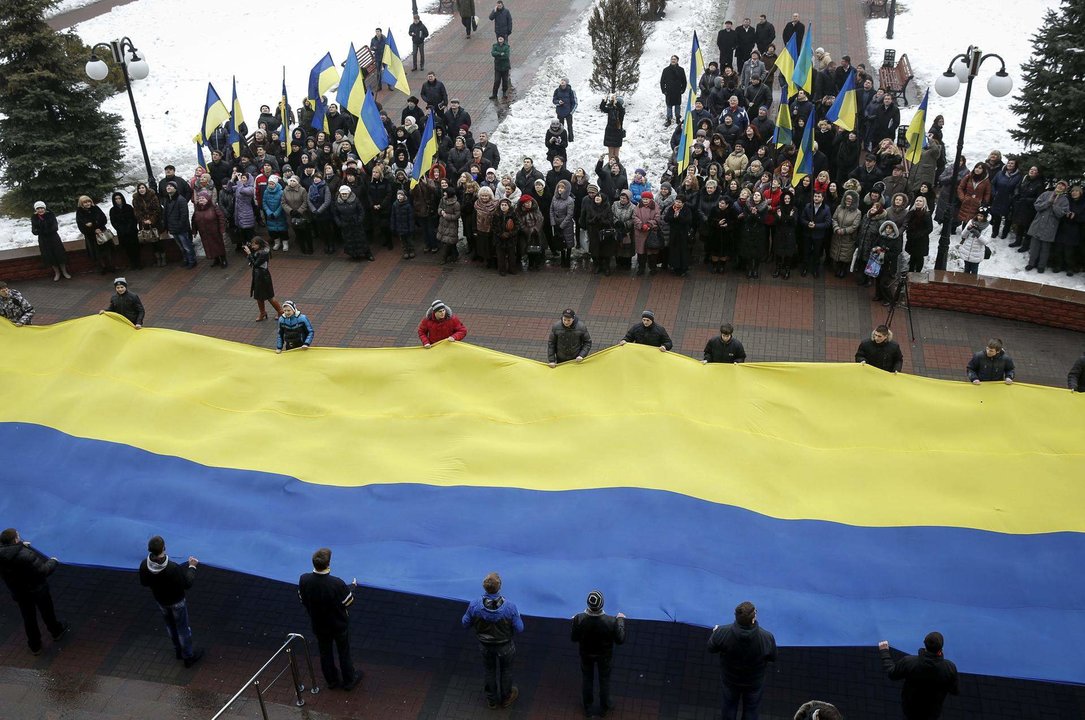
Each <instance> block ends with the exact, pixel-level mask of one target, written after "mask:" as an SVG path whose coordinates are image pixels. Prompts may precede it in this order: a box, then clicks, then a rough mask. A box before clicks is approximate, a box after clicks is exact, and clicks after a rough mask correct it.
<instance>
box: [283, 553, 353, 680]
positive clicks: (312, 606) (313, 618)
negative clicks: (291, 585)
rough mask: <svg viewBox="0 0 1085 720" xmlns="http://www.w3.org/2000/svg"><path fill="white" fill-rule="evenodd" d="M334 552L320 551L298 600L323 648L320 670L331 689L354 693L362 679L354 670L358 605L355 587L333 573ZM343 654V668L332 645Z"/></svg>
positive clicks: (302, 580) (301, 583)
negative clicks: (353, 624) (353, 621)
mask: <svg viewBox="0 0 1085 720" xmlns="http://www.w3.org/2000/svg"><path fill="white" fill-rule="evenodd" d="M331 562H332V551H331V550H330V549H328V548H320V549H319V550H317V551H316V552H315V553H313V571H312V572H311V573H305V574H304V575H302V576H301V578H300V579H299V580H298V597H299V598H301V604H302V605H304V606H305V610H306V611H307V612H308V613H309V622H310V623H311V624H312V627H313V634H314V635H316V641H317V645H319V646H320V671H321V672H322V673H324V681H325V682H326V683H327V684H328V689H333V688H337V687H342V688H343V689H344V690H352V689H353V688H354V687H355V686H356V685H357V684H358V682H359V681H360V680H361V679H362V678H361V674H360V673H357V672H355V671H354V662H353V661H352V660H351V657H350V610H349V609H350V606H351V605H353V604H354V593H353V592H352V588H355V587H357V581H355V582H353V583H351V585H350V586H349V587H348V586H347V584H346V583H345V582H343V581H342V580H341V579H339V578H337V577H335V576H334V575H332V574H331ZM333 644H334V645H335V649H336V650H337V651H338V655H339V667H338V668H336V667H335V655H334V654H333V653H332V645H333Z"/></svg>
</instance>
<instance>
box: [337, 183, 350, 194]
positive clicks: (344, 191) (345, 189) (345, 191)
mask: <svg viewBox="0 0 1085 720" xmlns="http://www.w3.org/2000/svg"><path fill="white" fill-rule="evenodd" d="M339 194H340V195H350V186H349V185H344V186H342V187H341V188H339Z"/></svg>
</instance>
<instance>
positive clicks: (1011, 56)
mask: <svg viewBox="0 0 1085 720" xmlns="http://www.w3.org/2000/svg"><path fill="white" fill-rule="evenodd" d="M1058 6H1059V0H1032V1H1031V2H1000V3H998V4H997V10H998V12H997V14H984V11H983V10H982V9H981V8H977V6H976V4H975V3H973V2H968V0H903V2H902V3H901V7H902V8H903V12H902V13H899V14H898V15H897V18H896V22H895V24H894V33H893V34H894V38H893V39H892V40H886V39H885V27H886V22H887V21H886V20H885V18H877V19H874V20H870V21H868V22H867V47H868V48H869V50H870V63H869V66H870V67H871V68H877V67H878V66H879V65H881V61H882V55H883V53H884V51H885V49H886V48H892V49H894V50H896V51H897V57H898V58H899V57H900V56H901V54H903V53H908V60H909V61H910V62H911V64H912V72H913V73H914V74H915V80H913V81H912V82H913V83H914V86H915V91H914V92H913V91H912V88H909V93H910V94H909V98H910V99H912V100H913V102H914V103H915V104H913V105H912V106H910V107H909V108H907V109H904V110H902V111H901V123H902V124H903V125H907V124H908V122H909V121H910V120H911V119H912V116H913V115H914V113H915V110H916V107H917V105H918V102H919V101H918V99H917V98H922V95H923V92H924V91H925V90H926V89H927V88H928V87H930V89H931V94H930V100H929V101H928V107H927V126H928V127H930V124H931V122H932V121H933V120H934V118H935V116H936V115H942V116H944V117H945V120H946V126H945V142H946V153H947V156H948V157H949V162H951V163H952V162H953V155H954V154H955V153H956V151H957V134H958V132H959V130H960V122H961V111H962V109H963V108H964V90H965V89H964V86H963V85H962V86H961V89H960V90H958V91H957V94H956V95H954V96H953V97H951V98H944V97H942V96H940V95H939V94H938V93H936V92H935V91H934V81H935V80H937V79H938V77H939V76H940V75H941V74H942V73H944V72H945V71H946V67H947V66H948V65H949V61H950V58H952V57H953V56H954V55H957V54H959V53H964V52H965V51H967V50H968V46H969V44H971V43H974V44H976V45H978V46H979V47H980V48H981V49H982V50H983V52H984V53H995V54H997V55H1000V56H1001V57H1002V59H1003V60H1005V61H1006V71H1007V72H1009V74H1010V78H1012V79H1013V86H1014V89H1013V92H1011V93H1010V95H1009V96H1007V97H1003V98H996V97H994V96H992V95H991V94H990V93H989V92H987V79H988V78H989V77H991V76H992V75H994V74H995V72H996V71H997V70H998V69H999V63H998V60H997V59H995V58H991V59H989V60H987V61H986V62H985V63H984V64H983V67H981V68H980V74H979V76H978V77H977V78H976V79H975V80H974V81H973V82H972V101H971V105H970V107H969V111H968V124H967V126H966V128H965V138H964V156H965V157H966V158H967V159H968V163H969V165H972V164H974V163H976V162H979V161H982V160H986V159H987V155H988V154H989V153H990V152H991V151H992V150H1000V151H1001V152H1002V155H1003V157H1005V156H1007V155H1010V154H1014V153H1019V152H1021V151H1022V150H1023V149H1024V148H1023V147H1022V145H1021V143H1019V142H1017V141H1015V140H1014V139H1013V138H1011V137H1010V128H1014V127H1016V126H1017V116H1016V115H1014V114H1013V112H1012V111H1011V110H1010V104H1011V102H1013V99H1014V97H1015V96H1016V95H1017V94H1018V92H1019V91H1020V90H1021V87H1022V85H1023V81H1022V79H1021V65H1022V63H1024V62H1026V61H1027V60H1028V59H1029V58H1030V57H1031V56H1032V36H1033V34H1034V33H1035V32H1036V30H1037V28H1039V26H1040V23H1041V22H1042V21H1043V17H1044V14H1045V13H1046V12H1047V11H1048V10H1049V9H1055V8H1057V7H1058ZM994 7H995V6H992V9H993V8H994ZM954 37H959V38H960V39H959V40H954ZM939 230H940V228H939V227H938V225H935V235H937V233H938V232H939ZM1008 242H1009V240H997V241H995V243H994V245H993V246H992V251H993V253H994V254H993V256H992V257H991V259H990V260H985V261H984V262H982V263H980V274H982V275H990V276H994V277H1004V278H1013V279H1015V280H1028V281H1031V282H1040V283H1047V284H1051V285H1059V286H1061V287H1068V288H1074V289H1077V290H1085V277H1081V276H1080V275H1079V276H1075V277H1072V278H1068V277H1066V275H1065V274H1061V275H1054V274H1052V273H1050V272H1048V273H1046V274H1044V275H1039V274H1037V273H1036V272H1025V263H1026V260H1027V255H1024V254H1020V253H1017V252H1015V249H1012V248H1007V247H1006V245H1007V243H1008ZM955 244H956V240H954V241H953V245H955ZM936 246H937V238H936V237H933V238H932V239H931V251H932V254H931V255H930V256H929V257H928V258H927V267H928V268H929V267H933V266H934V248H935V247H936ZM951 247H952V246H951ZM949 269H950V270H963V269H964V265H963V263H961V262H960V261H959V260H958V259H956V258H955V257H953V256H952V254H951V256H950V263H949Z"/></svg>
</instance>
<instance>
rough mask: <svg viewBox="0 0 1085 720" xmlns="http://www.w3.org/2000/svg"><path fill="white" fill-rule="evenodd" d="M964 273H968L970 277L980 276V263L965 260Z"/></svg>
mask: <svg viewBox="0 0 1085 720" xmlns="http://www.w3.org/2000/svg"><path fill="white" fill-rule="evenodd" d="M964 271H965V272H966V273H968V274H969V275H979V274H980V264H979V263H978V262H968V261H967V260H965V262H964Z"/></svg>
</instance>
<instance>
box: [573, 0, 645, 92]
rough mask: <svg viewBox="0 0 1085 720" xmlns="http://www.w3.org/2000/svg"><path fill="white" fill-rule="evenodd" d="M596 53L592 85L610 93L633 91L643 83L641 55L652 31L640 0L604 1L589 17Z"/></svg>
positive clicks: (589, 27) (602, 0)
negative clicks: (643, 15)
mask: <svg viewBox="0 0 1085 720" xmlns="http://www.w3.org/2000/svg"><path fill="white" fill-rule="evenodd" d="M588 34H589V35H590V36H591V41H592V43H591V44H592V47H594V48H595V56H594V57H593V58H592V65H593V69H592V74H591V80H590V81H589V82H588V84H589V85H590V86H591V88H592V89H593V90H596V91H602V92H606V93H631V92H633V90H635V89H636V87H637V83H639V82H640V56H641V53H642V52H644V42H645V40H647V38H648V32H647V29H646V27H645V24H644V21H643V20H642V19H641V18H640V14H639V6H638V4H637V0H601V1H600V2H599V4H598V5H596V6H595V8H594V9H593V10H592V15H591V18H589V20H588Z"/></svg>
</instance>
